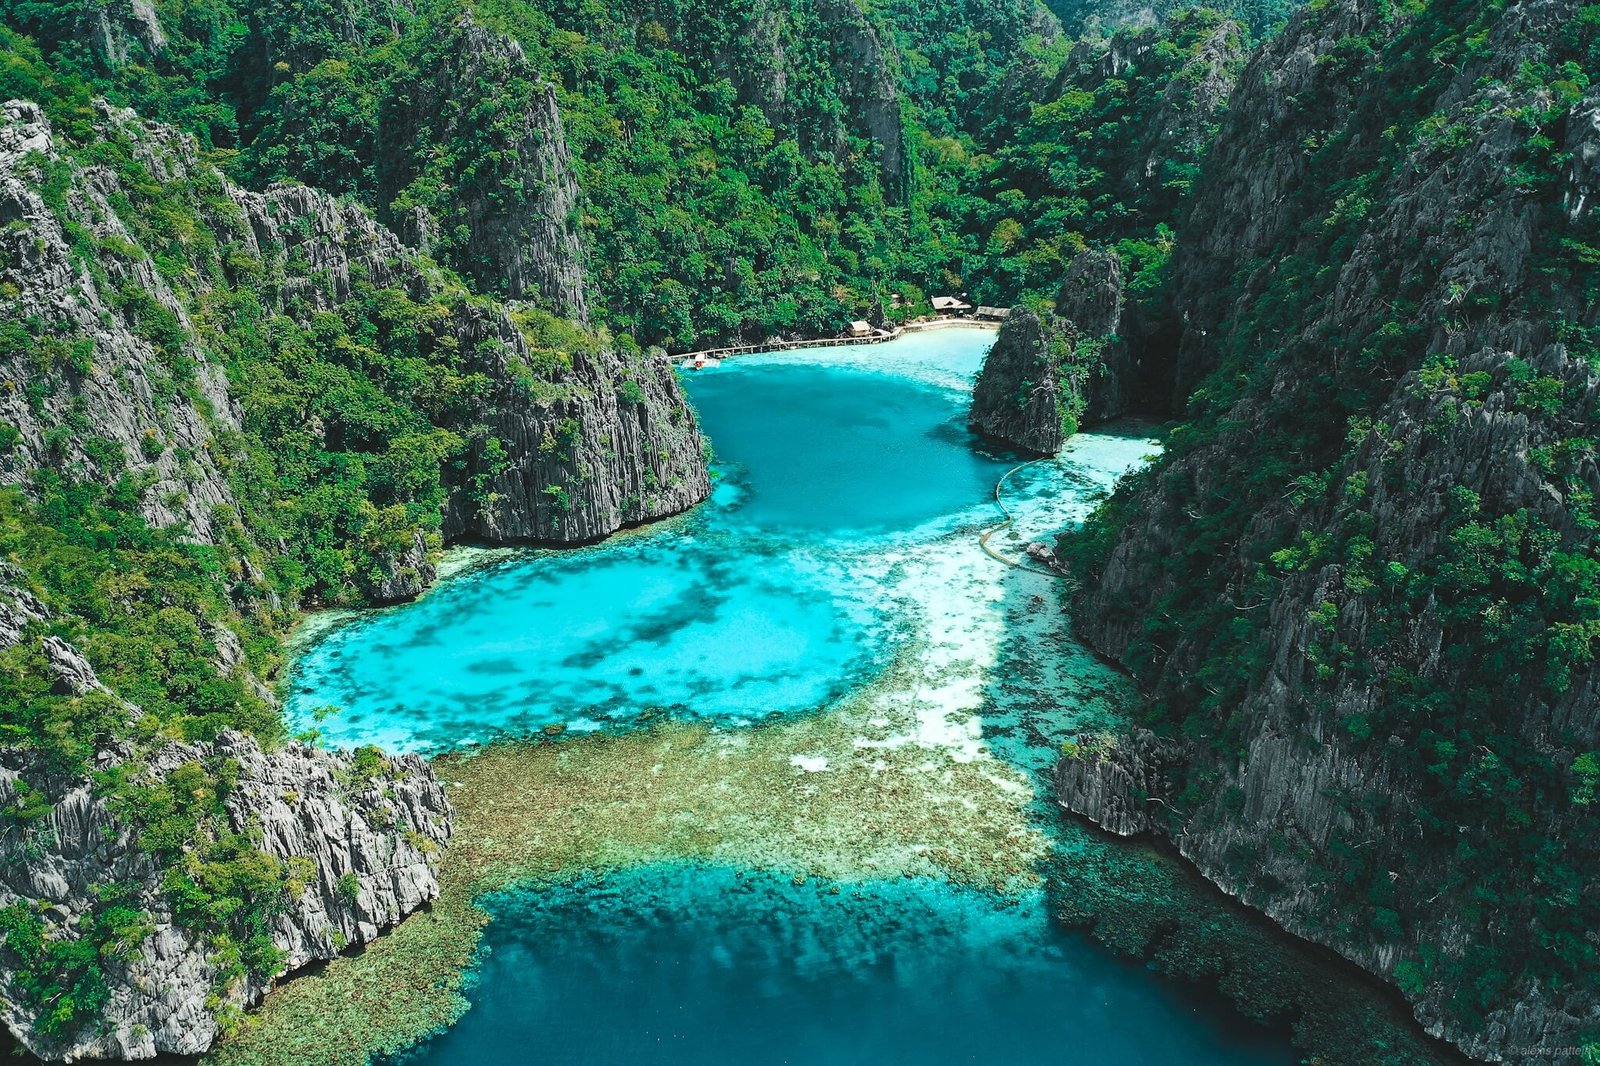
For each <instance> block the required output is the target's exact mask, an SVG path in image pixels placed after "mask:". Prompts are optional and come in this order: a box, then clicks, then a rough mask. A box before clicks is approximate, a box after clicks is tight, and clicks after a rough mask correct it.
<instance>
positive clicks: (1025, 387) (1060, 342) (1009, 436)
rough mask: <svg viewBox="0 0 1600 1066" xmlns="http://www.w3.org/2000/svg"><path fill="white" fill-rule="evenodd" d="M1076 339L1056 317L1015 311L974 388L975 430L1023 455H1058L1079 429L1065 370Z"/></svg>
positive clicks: (972, 414)
mask: <svg viewBox="0 0 1600 1066" xmlns="http://www.w3.org/2000/svg"><path fill="white" fill-rule="evenodd" d="M1075 339H1076V338H1075V335H1074V333H1073V331H1072V327H1071V326H1070V325H1069V324H1068V323H1067V322H1065V321H1063V320H1062V319H1060V318H1057V317H1056V316H1055V315H1052V314H1049V313H1048V312H1046V313H1045V315H1043V316H1040V315H1038V314H1036V313H1034V312H1033V311H1032V310H1030V309H1028V308H1026V307H1017V308H1013V309H1012V311H1011V315H1010V317H1008V318H1007V319H1006V322H1005V325H1004V326H1003V327H1001V330H1000V336H999V337H997V338H996V339H995V342H994V347H992V348H990V349H989V353H988V354H987V355H986V356H984V358H983V369H982V370H981V371H980V372H979V373H978V381H977V383H976V384H975V385H974V386H973V388H972V408H971V411H970V413H969V415H968V419H969V421H970V422H971V423H972V426H973V428H975V429H977V430H978V432H980V433H982V434H984V435H985V436H988V437H993V438H994V439H995V440H998V441H1002V442H1004V443H1006V444H1010V445H1011V446H1013V447H1015V448H1019V449H1021V450H1023V451H1027V452H1034V453H1036V454H1038V455H1054V454H1055V453H1056V452H1059V451H1060V450H1061V445H1062V443H1063V442H1065V441H1066V439H1067V437H1069V436H1071V435H1072V433H1073V432H1074V431H1075V430H1076V428H1077V427H1076V423H1075V421H1074V418H1075V415H1074V411H1073V409H1072V407H1070V406H1069V403H1070V402H1071V401H1072V400H1074V399H1076V397H1075V396H1074V395H1073V394H1072V393H1071V392H1070V391H1069V385H1068V381H1067V369H1066V364H1067V362H1068V360H1069V359H1070V358H1071V356H1072V346H1073V342H1074V340H1075Z"/></svg>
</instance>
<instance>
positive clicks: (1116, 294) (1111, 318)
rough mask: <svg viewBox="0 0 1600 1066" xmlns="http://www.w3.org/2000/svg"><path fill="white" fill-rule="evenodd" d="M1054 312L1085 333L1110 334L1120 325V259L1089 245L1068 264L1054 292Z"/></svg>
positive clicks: (1118, 328) (1088, 334) (1086, 334)
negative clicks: (1058, 288) (1089, 247)
mask: <svg viewBox="0 0 1600 1066" xmlns="http://www.w3.org/2000/svg"><path fill="white" fill-rule="evenodd" d="M1056 314H1058V315H1060V316H1061V317H1062V318H1065V319H1067V320H1068V321H1070V322H1071V323H1072V324H1073V325H1075V326H1077V327H1078V331H1079V332H1080V333H1082V334H1083V335H1084V336H1086V337H1109V336H1112V335H1114V334H1115V333H1117V332H1118V331H1119V330H1121V328H1122V259H1121V258H1120V257H1119V256H1118V255H1117V253H1116V252H1113V251H1109V250H1107V251H1102V250H1100V249H1094V248H1091V249H1089V250H1087V251H1082V252H1079V253H1078V254H1077V255H1075V256H1073V257H1072V262H1070V263H1068V264H1067V272H1066V274H1065V275H1063V277H1062V279H1061V291H1060V292H1059V293H1057V295H1056Z"/></svg>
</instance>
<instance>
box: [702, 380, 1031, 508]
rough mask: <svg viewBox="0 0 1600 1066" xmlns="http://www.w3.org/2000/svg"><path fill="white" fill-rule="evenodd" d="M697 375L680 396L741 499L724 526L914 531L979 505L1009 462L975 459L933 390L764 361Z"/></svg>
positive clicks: (952, 412) (955, 415)
mask: <svg viewBox="0 0 1600 1066" xmlns="http://www.w3.org/2000/svg"><path fill="white" fill-rule="evenodd" d="M734 370H735V372H733V373H726V372H712V373H699V374H696V375H694V376H693V377H691V378H690V379H689V380H688V382H687V385H688V391H689V395H690V397H691V398H692V399H693V401H694V405H695V408H696V409H697V410H698V411H699V412H700V415H701V417H702V420H703V424H704V425H705V426H706V427H707V428H708V429H709V431H710V432H711V434H712V437H711V440H712V443H713V445H715V447H716V450H717V458H718V461H719V462H720V463H721V464H723V469H724V471H725V472H726V473H727V474H728V475H729V476H730V477H731V478H732V479H733V481H734V483H735V484H736V485H737V486H738V487H739V489H740V490H741V491H742V493H744V494H746V495H744V496H742V497H741V498H740V501H739V505H738V507H737V508H736V509H734V510H733V511H731V513H729V514H728V515H726V516H725V517H726V520H728V521H730V522H733V523H737V524H741V525H744V524H748V525H754V526H757V527H759V528H762V529H766V530H772V531H775V532H790V533H803V534H806V535H810V536H817V535H819V534H820V535H822V536H825V537H829V538H834V537H855V536H859V535H860V534H862V533H875V534H884V533H895V532H906V531H912V530H916V529H918V527H920V526H923V525H924V524H925V523H928V522H931V521H934V520H937V519H942V518H947V517H949V516H951V515H955V514H960V513H962V512H964V511H967V510H969V509H970V508H971V507H972V506H973V504H974V503H982V502H983V500H984V499H985V497H986V496H987V494H988V493H989V491H990V490H991V489H992V488H993V487H994V483H995V479H996V478H998V477H999V476H1000V475H1001V474H1003V473H1004V472H1005V471H1006V470H1007V469H1008V468H1009V467H1010V466H1012V465H1014V464H1015V459H1014V458H1013V457H1012V456H1010V455H1009V454H1007V455H1001V456H995V455H991V454H988V453H985V452H983V451H980V450H979V449H978V448H977V447H975V444H976V443H977V442H976V441H975V440H974V438H973V435H972V433H971V431H970V430H968V429H967V425H966V411H965V409H964V407H962V406H961V405H959V404H955V403H952V402H951V397H950V394H949V392H947V391H946V390H944V389H941V388H939V387H938V386H936V385H932V384H927V383H924V382H919V381H915V380H911V379H908V378H903V377H894V376H890V375H887V374H875V373H867V372H863V371H861V370H855V369H849V368H843V367H831V366H806V365H783V364H780V363H770V364H766V365H757V366H751V367H748V368H741V367H737V366H736V367H734Z"/></svg>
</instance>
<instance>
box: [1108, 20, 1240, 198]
mask: <svg viewBox="0 0 1600 1066" xmlns="http://www.w3.org/2000/svg"><path fill="white" fill-rule="evenodd" d="M1160 40H1161V33H1160V30H1159V29H1158V28H1157V27H1156V26H1155V25H1151V26H1149V27H1147V28H1145V29H1143V30H1142V31H1140V32H1139V33H1136V34H1130V35H1125V36H1124V35H1118V36H1115V37H1112V38H1110V39H1109V40H1108V41H1107V42H1106V44H1105V45H1103V46H1102V47H1104V49H1105V54H1104V55H1103V56H1102V57H1101V58H1100V61H1099V62H1100V68H1101V70H1102V72H1103V73H1104V75H1105V76H1106V77H1108V78H1116V77H1120V76H1122V75H1123V74H1125V73H1126V72H1127V70H1128V67H1129V66H1130V65H1132V64H1134V63H1137V62H1140V61H1142V60H1143V59H1144V57H1145V55H1146V54H1147V53H1148V52H1149V51H1150V50H1151V49H1153V48H1155V47H1156V46H1157V44H1158V43H1159V42H1160ZM1079 47H1080V48H1082V49H1093V48H1095V47H1096V45H1095V44H1094V43H1091V42H1085V43H1084V44H1082V45H1080V46H1079ZM1245 57H1246V48H1245V32H1244V27H1243V26H1241V25H1240V24H1239V23H1238V22H1236V21H1234V20H1232V19H1225V20H1222V21H1220V22H1218V23H1217V24H1216V26H1214V27H1212V29H1211V30H1210V32H1209V33H1207V34H1206V36H1205V39H1204V40H1202V41H1201V42H1199V43H1198V44H1197V45H1196V47H1195V49H1194V52H1193V54H1192V55H1191V56H1190V57H1189V60H1188V62H1187V63H1186V64H1185V65H1184V68H1183V71H1182V73H1181V74H1180V75H1179V76H1178V77H1176V78H1173V79H1172V80H1171V81H1169V82H1168V83H1167V86H1166V88H1165V89H1164V90H1162V93H1161V100H1160V103H1159V104H1158V105H1157V106H1156V108H1155V110H1154V111H1153V112H1152V113H1151V115H1150V117H1149V118H1148V119H1147V120H1146V121H1145V122H1142V123H1140V124H1139V125H1138V126H1137V127H1135V128H1134V129H1133V131H1132V132H1133V134H1134V136H1135V138H1136V141H1135V145H1134V147H1133V150H1132V151H1131V152H1130V159H1131V162H1130V164H1129V166H1128V169H1127V171H1126V172H1125V173H1124V174H1123V176H1122V179H1121V184H1122V186H1123V187H1124V188H1127V189H1131V190H1133V191H1134V192H1135V194H1149V193H1151V192H1152V191H1153V190H1155V189H1157V188H1159V187H1160V186H1161V185H1162V184H1163V183H1165V182H1168V181H1172V180H1174V179H1179V178H1180V175H1181V174H1182V173H1184V171H1183V168H1184V166H1185V165H1186V164H1187V162H1188V161H1190V160H1193V159H1195V158H1197V157H1199V156H1200V155H1201V154H1203V153H1204V151H1205V150H1206V148H1207V147H1209V145H1210V144H1211V140H1212V136H1213V134H1214V132H1215V123H1216V120H1217V117H1218V116H1219V115H1220V114H1221V112H1222V111H1223V109H1224V108H1225V107H1226V106H1227V104H1228V98H1229V96H1230V95H1231V94H1232V93H1233V87H1234V84H1235V83H1236V82H1237V81H1238V78H1239V71H1240V69H1241V68H1242V67H1243V65H1244V60H1245Z"/></svg>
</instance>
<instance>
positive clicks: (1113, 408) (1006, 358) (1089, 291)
mask: <svg viewBox="0 0 1600 1066" xmlns="http://www.w3.org/2000/svg"><path fill="white" fill-rule="evenodd" d="M1122 320H1123V282H1122V262H1121V260H1120V259H1118V257H1117V254H1116V253H1115V252H1112V251H1100V250H1094V249H1091V250H1087V251H1083V252H1080V253H1078V254H1077V255H1076V256H1074V257H1073V259H1072V262H1071V263H1069V264H1068V266H1067V271H1066V274H1065V275H1064V277H1063V279H1062V283H1061V290H1060V292H1059V293H1058V294H1057V296H1056V313H1055V314H1051V313H1050V312H1048V311H1047V312H1045V313H1043V314H1042V315H1041V314H1039V313H1037V312H1035V311H1033V310H1031V309H1029V308H1027V307H1017V308H1014V309H1013V310H1012V312H1011V314H1010V316H1009V317H1008V318H1007V319H1006V322H1005V325H1004V326H1003V327H1002V328H1001V330H1000V336H999V337H998V338H996V340H995V344H994V347H993V348H991V349H990V350H989V354H988V355H987V356H985V357H984V362H983V369H982V371H980V373H979V375H978V381H977V383H976V385H974V386H973V390H972V409H971V414H970V421H971V423H972V425H973V426H974V427H975V428H977V430H978V431H979V432H981V433H983V434H984V435H986V436H989V437H993V438H994V439H996V440H999V441H1004V442H1005V443H1008V444H1011V445H1013V446H1015V447H1017V448H1021V449H1022V450H1024V451H1029V452H1035V453H1038V454H1040V455H1054V454H1055V453H1056V452H1059V451H1060V450H1061V446H1062V444H1064V443H1065V442H1066V439H1067V438H1068V437H1070V436H1071V435H1072V434H1073V433H1076V432H1077V431H1078V430H1079V429H1080V428H1083V427H1084V426H1089V425H1095V424H1098V423H1101V422H1106V421H1109V420H1110V419H1113V418H1116V417H1118V416H1120V415H1123V414H1126V413H1127V412H1128V410H1130V409H1131V408H1132V407H1133V406H1135V404H1136V403H1137V402H1138V398H1139V397H1140V396H1141V395H1142V393H1143V389H1142V382H1141V380H1140V377H1139V375H1140V372H1141V367H1140V364H1139V361H1138V359H1137V358H1136V356H1135V355H1134V354H1133V351H1132V349H1131V347H1130V346H1129V345H1128V344H1126V343H1125V342H1123V340H1122V339H1121V337H1120V336H1119V334H1120V331H1121V328H1122Z"/></svg>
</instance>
